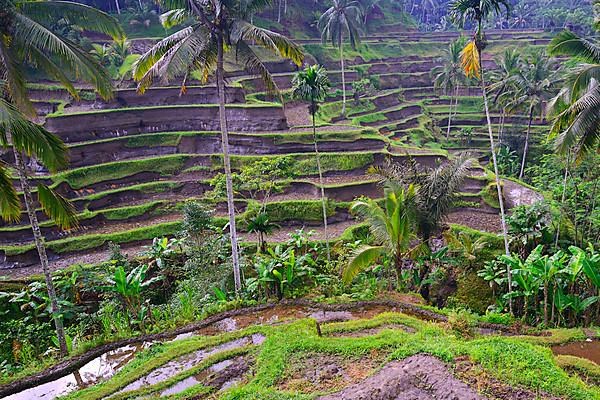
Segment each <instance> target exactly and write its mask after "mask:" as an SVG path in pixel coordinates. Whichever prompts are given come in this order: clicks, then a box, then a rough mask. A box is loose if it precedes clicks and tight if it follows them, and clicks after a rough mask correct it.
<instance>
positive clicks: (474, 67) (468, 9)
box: [450, 0, 513, 313]
mask: <svg viewBox="0 0 600 400" xmlns="http://www.w3.org/2000/svg"><path fill="white" fill-rule="evenodd" d="M503 8H504V9H505V11H507V12H508V11H509V10H510V3H509V2H508V0H454V1H452V3H450V17H451V19H452V21H453V22H454V23H455V24H456V25H457V26H458V27H459V28H463V27H464V26H465V24H466V23H467V22H473V23H474V24H475V25H476V29H475V33H474V35H473V38H472V39H471V41H470V42H469V43H468V44H467V45H466V46H465V48H464V49H463V51H462V53H461V63H462V65H463V69H464V70H465V75H466V76H467V77H468V78H472V77H476V78H479V79H480V83H481V92H482V96H483V105H484V108H485V116H486V119H487V126H488V134H489V139H490V150H491V153H492V162H493V164H494V174H495V177H496V188H497V192H498V203H499V204H500V219H501V222H502V234H503V237H504V252H505V254H506V255H507V256H509V255H510V248H509V243H508V230H507V228H506V215H505V213H504V199H503V197H502V186H501V183H500V175H499V174H498V162H497V160H496V148H495V145H494V134H493V132H492V120H491V117H490V107H489V103H488V97H487V88H486V83H485V73H484V70H483V63H482V53H483V50H484V49H485V48H486V46H487V41H486V38H485V32H484V28H483V25H484V22H485V21H486V20H487V19H488V18H489V17H490V16H491V15H492V14H494V15H501V14H502V9H503ZM507 277H508V287H509V290H511V288H512V277H511V271H510V267H509V266H507ZM509 308H510V312H511V313H512V311H513V310H512V300H509Z"/></svg>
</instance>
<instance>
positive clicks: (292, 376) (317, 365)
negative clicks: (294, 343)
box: [279, 351, 385, 393]
mask: <svg viewBox="0 0 600 400" xmlns="http://www.w3.org/2000/svg"><path fill="white" fill-rule="evenodd" d="M384 356H385V355H384V354H383V353H381V352H377V351H373V352H372V353H371V354H369V355H368V356H366V357H362V358H347V357H343V356H339V355H333V354H321V353H308V354H306V353H304V354H302V353H297V354H294V355H292V357H291V358H290V359H289V360H288V369H287V371H286V373H285V376H284V378H283V380H282V382H281V383H280V384H279V389H282V390H290V391H302V392H304V393H311V392H324V391H325V392H327V391H332V390H337V389H340V388H342V387H345V386H347V385H349V384H352V383H354V382H357V381H361V380H363V379H365V378H366V377H367V376H369V375H370V374H371V373H372V372H373V371H374V370H375V369H376V368H377V367H378V366H379V365H380V364H381V362H383V360H384Z"/></svg>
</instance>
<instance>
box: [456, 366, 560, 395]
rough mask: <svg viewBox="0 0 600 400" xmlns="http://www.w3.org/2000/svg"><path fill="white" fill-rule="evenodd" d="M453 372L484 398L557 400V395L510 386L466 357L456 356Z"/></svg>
mask: <svg viewBox="0 0 600 400" xmlns="http://www.w3.org/2000/svg"><path fill="white" fill-rule="evenodd" d="M455 361H456V364H455V367H454V373H455V374H456V376H457V377H459V378H460V379H461V380H463V381H465V382H467V383H468V384H469V385H470V386H471V387H475V388H477V390H478V391H479V393H481V394H484V395H485V396H486V398H489V399H497V400H531V399H539V400H558V399H559V397H555V396H552V395H549V394H547V393H544V392H536V391H533V390H531V389H526V388H521V387H517V386H512V385H509V384H507V383H504V382H501V381H499V380H498V379H496V378H494V377H492V376H490V375H489V374H487V373H486V372H485V371H483V370H482V368H481V367H480V366H478V365H476V364H474V363H472V362H471V361H470V360H469V359H468V357H461V358H457V359H456V360H455Z"/></svg>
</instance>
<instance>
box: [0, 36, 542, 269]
mask: <svg viewBox="0 0 600 400" xmlns="http://www.w3.org/2000/svg"><path fill="white" fill-rule="evenodd" d="M456 36H457V34H455V33H418V32H404V31H401V30H398V27H389V28H386V29H382V30H381V32H380V33H378V34H377V35H373V36H370V37H368V38H367V39H365V40H364V42H363V45H362V46H361V48H360V52H353V51H347V52H346V57H347V58H348V63H349V64H350V70H349V71H348V73H347V76H346V79H347V82H352V80H354V79H356V78H357V77H358V76H359V75H360V74H365V73H366V74H367V75H368V76H370V77H372V78H373V79H375V80H376V81H377V86H378V90H377V93H376V94H375V95H373V96H371V97H364V98H361V99H360V101H359V102H358V103H356V102H352V101H350V103H349V110H348V112H347V115H346V117H345V118H344V117H342V116H341V115H340V112H341V96H340V90H339V89H340V85H341V83H340V81H341V76H340V75H341V74H340V71H338V68H339V67H338V62H337V61H338V60H336V58H335V54H336V53H335V52H332V51H330V50H331V49H328V48H327V47H324V46H322V45H321V44H319V43H318V41H317V40H316V39H309V40H300V41H299V42H300V43H302V44H303V46H304V49H305V51H306V52H307V53H308V55H309V59H310V58H312V59H314V60H315V61H317V62H319V63H321V64H323V65H325V66H326V67H327V68H328V70H329V76H330V80H331V81H332V83H333V87H332V91H331V93H330V96H329V98H328V101H327V103H326V104H325V105H323V107H322V108H321V110H320V113H319V119H320V127H319V135H318V137H319V148H320V151H321V152H322V157H323V160H322V163H323V168H324V171H325V182H324V185H325V193H326V196H327V197H328V199H329V206H328V212H329V215H330V218H331V232H332V233H331V236H332V237H333V236H336V237H337V236H340V235H342V234H343V233H344V232H346V233H347V234H350V232H351V230H352V229H351V228H352V227H353V226H355V225H356V223H357V221H355V220H354V218H353V216H352V215H350V214H349V212H348V206H349V202H350V201H352V200H353V199H354V198H356V197H358V196H361V195H367V196H370V197H373V198H377V197H379V196H380V194H381V188H380V187H379V186H378V185H377V182H376V179H374V178H373V177H372V176H370V175H369V174H368V171H369V168H370V167H371V166H373V165H379V164H382V163H383V162H384V161H385V160H386V159H388V158H392V159H394V160H397V161H405V160H408V159H413V160H415V161H416V162H417V163H418V164H419V165H421V166H435V165H437V164H439V163H441V162H443V161H444V159H447V158H448V157H451V156H452V155H453V154H456V153H457V152H460V151H465V150H470V151H472V152H473V154H474V155H475V156H477V157H478V158H479V160H480V163H481V166H476V167H474V168H473V170H472V177H471V178H470V179H468V180H467V182H466V184H465V187H464V193H463V197H464V202H463V203H462V205H463V207H461V208H460V209H457V210H455V212H454V213H453V214H452V215H451V216H450V218H449V222H453V223H459V224H464V225H468V226H470V227H471V228H475V229H480V230H486V231H490V232H497V231H498V230H499V226H498V225H499V219H498V211H497V209H496V206H495V204H496V203H497V199H496V200H494V196H493V193H494V188H493V187H490V184H491V182H492V176H491V174H490V173H489V172H488V171H487V170H486V169H484V167H485V165H486V154H487V146H488V144H487V142H486V138H485V135H486V132H485V127H484V117H483V114H482V112H481V111H482V105H481V101H480V99H479V98H478V97H477V94H478V89H477V88H464V89H462V90H461V91H460V96H461V97H460V100H459V107H458V111H457V115H456V118H455V122H453V127H452V129H451V132H450V140H449V141H448V142H446V140H445V134H446V132H445V124H446V123H447V118H448V111H449V99H448V98H446V97H445V96H439V95H438V94H436V93H435V92H434V90H433V87H432V80H431V77H430V71H431V69H432V67H434V66H435V65H437V64H438V63H439V60H438V58H439V56H440V54H441V53H442V51H443V48H445V47H446V46H447V44H448V41H450V40H451V39H453V38H455V37H456ZM488 37H489V39H490V45H489V48H488V49H489V51H488V53H489V54H491V55H490V56H489V57H490V58H487V59H485V60H484V62H485V64H486V66H488V67H493V66H494V62H493V61H492V58H491V57H492V56H493V54H495V53H498V52H500V51H501V50H502V49H503V48H505V47H506V46H508V45H517V46H522V47H530V48H534V47H539V46H544V45H546V44H547V43H548V41H549V37H548V36H547V34H545V33H544V32H538V31H497V32H494V31H492V32H490V33H489V35H488ZM150 42H151V41H148V40H145V41H143V42H140V43H138V44H137V47H144V46H147V45H148V43H150ZM269 68H270V69H271V70H272V71H273V72H274V75H275V80H276V82H277V84H278V85H279V88H280V89H281V90H282V91H283V93H284V98H286V97H287V95H286V90H287V89H289V88H290V85H291V77H292V75H293V73H294V69H293V68H292V67H291V66H290V65H288V64H287V63H285V62H283V61H280V60H271V62H270V63H269ZM365 71H366V72H365ZM229 83H230V86H229V87H228V91H227V115H228V120H229V126H230V129H231V130H232V132H233V133H232V134H231V143H230V145H231V152H232V154H233V155H234V156H233V160H232V162H233V165H234V168H239V167H240V166H241V165H244V164H246V163H250V162H252V161H255V160H257V159H258V158H260V157H282V156H284V155H285V156H289V157H290V158H291V159H293V169H294V175H295V177H294V178H293V179H292V180H291V181H290V182H286V184H285V185H284V189H283V191H282V192H281V193H277V194H276V195H275V196H272V197H271V198H270V200H269V203H268V205H267V211H268V213H269V215H270V216H271V218H272V219H273V222H276V223H278V224H279V225H280V226H281V228H280V229H279V230H278V231H277V232H275V233H274V235H273V237H271V239H270V240H271V241H279V240H283V239H285V237H286V235H287V233H289V232H290V231H293V230H295V229H299V228H302V227H309V228H310V229H314V230H315V231H316V238H318V239H323V238H324V237H323V231H322V229H321V216H320V214H319V212H320V211H319V207H320V203H319V200H318V199H319V189H320V188H319V186H318V183H317V182H318V181H317V179H315V176H316V172H317V171H316V165H315V158H314V154H313V146H312V132H311V130H310V129H309V127H308V125H309V118H308V113H307V109H306V105H303V104H297V103H293V102H287V103H286V105H285V107H284V106H282V105H281V104H280V103H279V102H272V100H273V99H270V98H267V97H266V95H265V94H264V93H262V91H263V90H264V88H263V86H262V84H261V83H260V80H259V79H257V78H255V77H252V76H248V75H245V74H244V73H242V72H241V71H235V70H231V71H229ZM348 89H350V83H348ZM82 92H83V94H82V99H81V100H79V101H74V100H73V99H71V98H70V97H69V96H68V95H67V94H66V93H65V92H63V91H62V90H57V89H55V88H54V87H53V86H52V85H49V84H37V85H36V86H35V87H34V88H33V89H32V94H33V96H34V98H35V99H36V104H37V105H38V110H39V115H40V119H42V120H44V121H45V126H46V127H47V128H48V129H49V130H51V131H52V132H55V133H56V134H58V135H59V136H60V137H61V138H62V139H63V140H64V141H65V142H66V143H67V145H68V146H69V149H70V154H71V166H70V169H69V170H67V171H64V172H61V173H59V174H56V175H48V174H46V173H44V171H41V170H40V171H38V174H37V175H36V179H39V180H41V181H44V182H46V183H49V184H51V185H52V186H53V187H55V188H58V189H59V192H60V193H62V194H63V195H64V196H66V197H67V198H69V199H71V200H72V201H73V204H74V205H75V207H76V208H77V211H78V213H79V218H80V226H79V227H78V228H77V229H74V230H73V231H70V232H62V231H60V230H59V229H58V228H57V227H56V226H54V225H52V224H51V223H50V222H47V221H45V222H43V223H42V231H43V234H44V235H45V237H46V240H47V245H48V250H49V255H50V257H51V260H52V261H53V265H54V267H55V268H56V267H61V266H66V265H68V264H71V263H75V262H92V261H96V260H97V259H103V258H104V257H105V255H104V253H105V252H106V246H107V243H108V242H109V241H112V242H115V243H119V244H121V245H122V246H123V247H124V248H130V249H131V250H130V251H132V252H135V251H137V250H139V248H140V246H142V245H144V244H146V243H147V242H148V241H149V240H150V239H152V238H154V237H157V236H163V235H171V234H175V233H176V232H177V231H178V230H179V229H180V219H181V211H180V210H181V205H182V203H183V202H184V201H185V200H186V199H190V198H197V199H202V198H205V197H206V194H207V192H209V191H210V190H211V189H212V188H211V187H210V184H209V180H210V179H211V178H212V177H214V176H215V175H216V174H217V173H218V172H219V171H220V170H221V167H222V162H221V156H220V149H221V145H220V133H219V132H217V130H218V128H219V126H218V119H217V118H216V115H217V106H216V105H215V93H216V90H215V88H214V87H211V86H206V87H201V86H197V85H195V83H194V82H193V81H192V82H188V87H187V91H186V92H185V94H182V93H181V90H180V87H179V86H177V85H175V84H174V85H173V86H170V87H157V88H152V89H150V90H148V92H147V93H146V94H145V95H138V94H136V93H135V89H132V88H127V89H119V90H117V92H116V93H115V99H114V100H112V101H110V102H103V101H100V100H98V99H95V98H94V95H93V94H92V93H87V92H86V90H85V88H82ZM525 120H526V118H525V117H524V116H521V115H511V116H509V117H507V118H506V119H505V126H506V129H505V130H506V132H507V135H514V136H515V138H518V137H519V136H520V135H521V133H522V132H523V130H524V125H525V122H526V121H525ZM493 122H494V129H495V130H496V131H497V129H498V126H499V123H500V115H499V114H494V115H493ZM465 127H472V128H473V132H472V134H471V135H470V136H469V137H468V138H465V136H464V133H463V132H464V130H463V129H462V128H465ZM543 129H544V127H543V125H542V124H541V122H538V121H536V122H535V126H534V142H535V140H536V139H537V138H539V137H540V135H536V133H540V132H542V131H543ZM515 140H517V139H515ZM3 157H4V158H6V159H8V157H10V156H9V155H3ZM32 165H33V167H34V168H35V164H32ZM506 185H507V187H508V186H510V190H505V196H506V197H507V200H508V203H509V204H512V205H516V204H519V203H521V202H531V201H532V199H535V198H537V196H538V195H537V194H535V193H533V192H532V191H531V190H529V189H527V188H523V187H520V186H519V185H517V184H514V183H510V182H507V183H506ZM299 205H301V206H302V207H299ZM237 206H238V208H239V211H240V216H239V218H240V220H243V218H244V210H246V208H247V207H248V206H249V201H248V200H245V199H242V198H240V199H238V201H237ZM215 208H216V210H217V213H220V214H224V212H225V210H226V206H225V204H224V202H221V201H218V200H217V201H216V203H215ZM39 218H40V219H41V220H42V221H43V215H42V213H39ZM26 221H27V218H23V219H22V223H21V224H16V225H10V224H4V225H1V226H0V254H1V255H0V267H1V268H14V267H32V266H35V264H36V259H37V255H36V253H35V251H34V246H33V243H32V236H31V232H30V228H29V226H27V225H26ZM241 226H242V228H243V226H244V225H243V224H242V225H241ZM244 238H245V239H246V240H253V237H251V236H250V235H244Z"/></svg>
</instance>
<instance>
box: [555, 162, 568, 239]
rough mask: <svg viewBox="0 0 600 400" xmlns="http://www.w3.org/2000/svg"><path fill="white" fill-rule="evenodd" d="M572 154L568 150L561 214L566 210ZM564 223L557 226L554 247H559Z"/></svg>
mask: <svg viewBox="0 0 600 400" xmlns="http://www.w3.org/2000/svg"><path fill="white" fill-rule="evenodd" d="M570 155H571V153H570V151H569V152H567V158H566V160H565V174H564V176H563V188H562V195H561V199H560V210H561V214H562V213H563V212H564V209H565V208H564V205H565V196H566V195H567V178H568V176H569V156H570ZM561 225H562V224H561V223H560V222H559V224H558V227H557V228H556V237H555V239H554V247H555V248H558V240H559V238H560V226H561Z"/></svg>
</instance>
